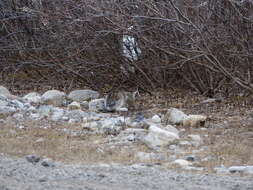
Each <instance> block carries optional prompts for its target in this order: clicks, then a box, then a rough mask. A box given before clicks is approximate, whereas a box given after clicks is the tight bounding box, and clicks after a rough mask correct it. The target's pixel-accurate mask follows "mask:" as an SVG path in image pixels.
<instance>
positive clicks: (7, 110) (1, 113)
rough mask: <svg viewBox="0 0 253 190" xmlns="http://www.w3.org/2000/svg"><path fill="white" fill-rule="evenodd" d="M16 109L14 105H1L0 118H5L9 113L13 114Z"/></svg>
mask: <svg viewBox="0 0 253 190" xmlns="http://www.w3.org/2000/svg"><path fill="white" fill-rule="evenodd" d="M17 111H18V110H17V109H16V108H14V107H10V106H1V107H0V118H6V117H8V116H10V115H13V114H14V113H16V112H17Z"/></svg>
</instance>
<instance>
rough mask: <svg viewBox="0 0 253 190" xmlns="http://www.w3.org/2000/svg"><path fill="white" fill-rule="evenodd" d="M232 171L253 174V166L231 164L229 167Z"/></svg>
mask: <svg viewBox="0 0 253 190" xmlns="http://www.w3.org/2000/svg"><path fill="white" fill-rule="evenodd" d="M228 171H229V172H230V173H237V172H238V173H245V174H253V166H231V167H229V168H228Z"/></svg>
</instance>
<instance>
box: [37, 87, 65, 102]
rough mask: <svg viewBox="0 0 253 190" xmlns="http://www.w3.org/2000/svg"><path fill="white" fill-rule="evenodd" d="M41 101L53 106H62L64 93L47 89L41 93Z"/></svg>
mask: <svg viewBox="0 0 253 190" xmlns="http://www.w3.org/2000/svg"><path fill="white" fill-rule="evenodd" d="M41 98H42V102H43V103H44V104H50V105H54V106H63V105H65V102H66V94H65V93H64V92H61V91H59V90H48V91H47V92H45V93H44V94H43V95H42V97H41Z"/></svg>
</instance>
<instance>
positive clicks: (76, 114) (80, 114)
mask: <svg viewBox="0 0 253 190" xmlns="http://www.w3.org/2000/svg"><path fill="white" fill-rule="evenodd" d="M65 116H66V117H68V118H69V119H70V120H71V119H73V120H75V121H78V122H81V121H83V118H84V117H89V116H90V115H89V114H88V113H86V112H84V111H82V110H70V111H67V112H66V113H65Z"/></svg>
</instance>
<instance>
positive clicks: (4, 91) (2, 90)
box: [0, 86, 11, 96]
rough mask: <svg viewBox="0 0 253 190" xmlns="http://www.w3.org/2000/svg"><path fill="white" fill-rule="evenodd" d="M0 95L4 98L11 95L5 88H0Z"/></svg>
mask: <svg viewBox="0 0 253 190" xmlns="http://www.w3.org/2000/svg"><path fill="white" fill-rule="evenodd" d="M0 94H1V95H4V96H9V95H11V93H10V91H9V90H8V89H7V88H5V87H4V86H0Z"/></svg>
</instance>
